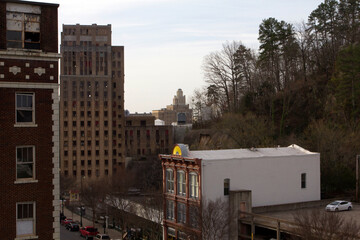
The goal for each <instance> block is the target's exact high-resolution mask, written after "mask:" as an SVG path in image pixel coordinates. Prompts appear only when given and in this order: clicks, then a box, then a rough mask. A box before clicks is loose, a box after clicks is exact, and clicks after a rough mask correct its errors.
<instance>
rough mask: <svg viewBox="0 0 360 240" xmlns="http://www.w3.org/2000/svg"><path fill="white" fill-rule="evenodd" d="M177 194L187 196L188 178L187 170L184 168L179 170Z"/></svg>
mask: <svg viewBox="0 0 360 240" xmlns="http://www.w3.org/2000/svg"><path fill="white" fill-rule="evenodd" d="M177 194H178V195H180V196H186V179H185V172H184V171H183V170H179V171H177Z"/></svg>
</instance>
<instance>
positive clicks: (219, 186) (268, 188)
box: [160, 144, 320, 239]
mask: <svg viewBox="0 0 360 240" xmlns="http://www.w3.org/2000/svg"><path fill="white" fill-rule="evenodd" d="M160 159H161V161H162V169H163V191H164V192H163V196H164V239H187V233H191V232H195V233H196V231H201V228H199V226H201V224H196V223H194V222H193V221H195V222H196V220H197V219H201V218H196V216H191V213H192V212H196V211H194V210H192V208H193V209H201V208H202V210H201V211H204V209H206V206H205V205H206V203H208V202H209V201H216V200H219V201H222V202H224V203H225V204H227V205H228V206H229V212H230V213H231V212H237V211H238V210H243V211H246V212H251V209H252V208H253V207H265V206H274V205H281V204H290V203H300V202H310V201H316V200H320V155H319V154H318V153H312V152H309V151H307V150H305V149H303V148H301V147H299V146H296V145H291V146H289V147H282V148H280V147H278V148H259V149H228V150H208V151H189V150H188V149H187V146H186V145H182V144H178V145H176V146H175V148H174V150H173V153H172V155H160ZM239 208H240V209H239ZM236 219H237V216H236V217H233V218H232V220H231V222H230V227H229V238H228V237H226V239H238V236H239V230H238V226H239V224H237V220H236ZM194 226H196V227H194ZM199 236H201V233H200V234H199ZM224 239H225V238H224Z"/></svg>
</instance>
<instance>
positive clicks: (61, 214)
mask: <svg viewBox="0 0 360 240" xmlns="http://www.w3.org/2000/svg"><path fill="white" fill-rule="evenodd" d="M64 219H66V216H65V215H64V214H63V213H60V222H61V221H62V220H64Z"/></svg>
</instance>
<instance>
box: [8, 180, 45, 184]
mask: <svg viewBox="0 0 360 240" xmlns="http://www.w3.org/2000/svg"><path fill="white" fill-rule="evenodd" d="M37 182H39V180H37V179H29V180H16V181H15V182H14V183H15V184H24V183H37Z"/></svg>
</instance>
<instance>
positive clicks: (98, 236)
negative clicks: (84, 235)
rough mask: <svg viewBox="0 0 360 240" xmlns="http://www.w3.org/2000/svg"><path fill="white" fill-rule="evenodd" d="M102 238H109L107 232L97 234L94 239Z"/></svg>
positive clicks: (107, 239)
mask: <svg viewBox="0 0 360 240" xmlns="http://www.w3.org/2000/svg"><path fill="white" fill-rule="evenodd" d="M103 239H106V240H110V237H109V235H107V234H98V235H96V237H95V240H103Z"/></svg>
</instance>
